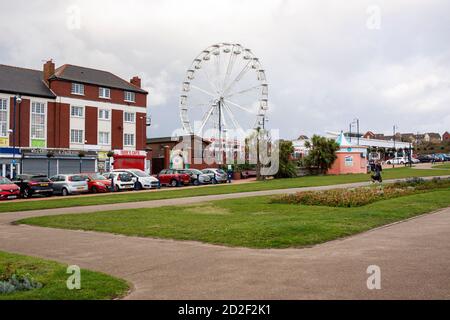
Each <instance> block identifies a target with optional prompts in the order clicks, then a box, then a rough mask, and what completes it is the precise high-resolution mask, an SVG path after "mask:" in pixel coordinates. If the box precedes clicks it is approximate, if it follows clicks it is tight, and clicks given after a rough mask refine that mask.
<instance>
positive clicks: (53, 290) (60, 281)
mask: <svg viewBox="0 0 450 320" xmlns="http://www.w3.org/2000/svg"><path fill="white" fill-rule="evenodd" d="M8 266H9V267H12V269H13V270H15V271H16V272H18V273H21V274H26V273H28V274H30V275H31V277H32V278H33V279H34V280H36V281H38V282H40V283H41V284H43V287H42V288H40V289H33V290H29V291H16V292H13V293H9V294H1V293H0V300H18V299H26V300H35V299H39V300H78V299H82V300H86V299H90V300H91V299H113V298H117V297H121V296H123V295H125V294H126V293H127V291H128V289H129V287H128V284H127V283H126V282H125V281H124V280H120V279H117V278H114V277H111V276H108V275H106V274H103V273H98V272H93V271H88V270H84V269H82V270H81V289H79V290H69V289H67V286H66V281H67V278H68V277H69V276H70V274H67V273H66V270H67V265H63V264H60V263H57V262H53V261H48V260H43V259H39V258H34V257H29V256H23V255H18V254H12V253H6V252H1V251H0V274H1V273H3V272H5V269H6V268H7V267H8Z"/></svg>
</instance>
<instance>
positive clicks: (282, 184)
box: [0, 168, 450, 212]
mask: <svg viewBox="0 0 450 320" xmlns="http://www.w3.org/2000/svg"><path fill="white" fill-rule="evenodd" d="M438 175H450V173H449V171H448V170H436V169H430V170H416V169H410V168H396V169H386V170H384V171H383V178H384V179H398V178H408V177H419V176H438ZM369 180H370V178H369V175H367V174H354V175H339V176H309V177H301V178H292V179H276V180H268V181H260V182H254V183H245V184H234V185H233V184H231V185H217V186H207V187H199V188H190V189H184V190H183V189H182V188H180V189H177V190H165V191H164V190H162V191H157V192H154V191H151V192H150V191H149V192H138V193H136V192H126V193H120V194H117V193H114V194H105V195H99V196H83V197H77V198H71V197H65V198H62V197H58V198H55V199H52V200H44V201H22V202H14V201H11V202H5V203H1V204H0V212H10V211H23V210H39V209H51V208H64V207H74V206H89V205H100V204H111V203H123V202H136V201H147V200H158V199H168V198H182V197H194V196H204V195H213V194H225V193H236V192H249V191H260V190H272V189H287V188H298V187H311V186H322V185H332V184H343V183H352V182H362V181H369Z"/></svg>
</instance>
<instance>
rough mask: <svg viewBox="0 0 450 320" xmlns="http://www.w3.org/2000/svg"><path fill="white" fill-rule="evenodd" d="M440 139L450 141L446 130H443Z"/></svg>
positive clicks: (449, 135) (449, 134)
mask: <svg viewBox="0 0 450 320" xmlns="http://www.w3.org/2000/svg"><path fill="white" fill-rule="evenodd" d="M442 141H450V133H449V132H448V131H445V132H444V134H443V135H442Z"/></svg>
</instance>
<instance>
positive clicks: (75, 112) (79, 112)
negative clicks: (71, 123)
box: [70, 106, 83, 118]
mask: <svg viewBox="0 0 450 320" xmlns="http://www.w3.org/2000/svg"><path fill="white" fill-rule="evenodd" d="M70 115H71V116H72V117H78V118H82V117H83V107H78V106H72V107H71V108H70Z"/></svg>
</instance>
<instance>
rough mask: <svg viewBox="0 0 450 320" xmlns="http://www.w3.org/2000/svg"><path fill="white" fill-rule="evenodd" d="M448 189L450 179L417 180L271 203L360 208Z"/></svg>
mask: <svg viewBox="0 0 450 320" xmlns="http://www.w3.org/2000/svg"><path fill="white" fill-rule="evenodd" d="M448 187H450V179H433V180H430V181H425V180H423V179H417V178H415V179H411V180H407V181H405V182H396V183H393V184H387V185H379V186H370V187H360V188H352V189H332V190H325V191H305V192H298V193H295V194H288V195H283V196H279V197H275V198H273V199H272V200H271V202H273V203H288V204H303V205H317V206H329V207H360V206H364V205H367V204H369V203H372V202H375V201H379V200H386V199H391V198H396V197H401V196H406V195H410V194H414V193H420V192H425V191H427V190H435V189H440V188H448Z"/></svg>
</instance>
